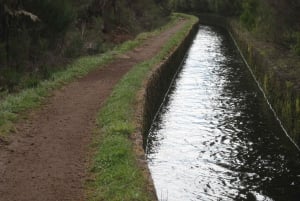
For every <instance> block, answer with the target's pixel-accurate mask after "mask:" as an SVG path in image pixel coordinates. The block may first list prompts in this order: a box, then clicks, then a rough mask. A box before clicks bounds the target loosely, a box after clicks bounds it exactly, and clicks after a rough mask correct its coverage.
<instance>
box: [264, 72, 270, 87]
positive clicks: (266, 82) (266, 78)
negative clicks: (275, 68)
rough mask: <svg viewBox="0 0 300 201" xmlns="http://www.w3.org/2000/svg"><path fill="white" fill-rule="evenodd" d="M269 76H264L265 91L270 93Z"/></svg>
mask: <svg viewBox="0 0 300 201" xmlns="http://www.w3.org/2000/svg"><path fill="white" fill-rule="evenodd" d="M268 77H269V76H268V75H267V74H265V75H264V85H263V86H264V91H268V82H269V78H268Z"/></svg>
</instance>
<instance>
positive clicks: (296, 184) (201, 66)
mask: <svg viewBox="0 0 300 201" xmlns="http://www.w3.org/2000/svg"><path fill="white" fill-rule="evenodd" d="M147 158H148V164H149V168H150V170H151V174H152V177H153V180H154V183H155V187H156V190H157V195H158V197H159V199H160V200H168V201H189V200H195V201H196V200H203V201H206V200H208V201H210V200H226V201H230V200H259V201H260V200H261V201H263V200H265V201H269V200H276V201H281V200H282V201H296V200H297V201H298V200H300V160H299V159H300V155H299V152H298V151H297V149H296V147H295V146H294V145H293V144H292V143H291V142H290V141H289V139H288V138H287V137H286V135H285V134H284V132H283V131H282V129H281V127H280V125H279V123H278V122H277V121H276V119H275V117H274V115H273V114H272V112H271V110H270V109H269V106H268V104H267V103H266V100H265V99H264V97H263V95H262V93H261V92H260V91H259V89H258V87H257V85H256V83H255V81H254V80H253V78H252V77H251V74H250V72H249V70H248V69H247V67H246V66H245V64H244V63H243V60H242V59H241V57H240V55H239V53H238V51H237V50H236V48H235V46H234V44H233V42H232V41H231V39H230V37H229V36H228V34H227V33H226V32H225V31H224V30H222V29H219V28H214V27H209V26H200V28H199V32H198V34H197V36H196V38H195V40H194V42H193V44H192V46H191V48H190V50H189V51H188V53H187V55H186V58H185V60H184V62H183V64H182V69H181V72H180V73H179V74H178V76H177V79H176V80H175V82H174V83H173V85H172V88H171V90H170V92H169V94H168V95H167V97H166V100H165V102H164V104H163V106H162V108H161V110H160V112H159V114H158V116H157V118H156V120H155V121H154V123H153V125H152V128H151V130H150V134H149V138H148V144H147Z"/></svg>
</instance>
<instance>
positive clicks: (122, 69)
mask: <svg viewBox="0 0 300 201" xmlns="http://www.w3.org/2000/svg"><path fill="white" fill-rule="evenodd" d="M183 24H184V21H181V22H179V23H178V24H177V25H175V26H173V27H172V28H170V29H168V30H167V31H164V32H163V33H162V34H160V35H159V36H157V37H153V38H151V39H149V40H147V41H146V42H145V43H144V44H143V45H141V46H140V47H138V48H136V49H135V50H133V51H131V52H129V53H127V54H126V55H124V56H123V57H122V58H119V59H117V60H116V61H115V62H113V63H112V64H110V65H108V66H107V67H105V68H103V69H100V70H96V71H94V72H92V73H90V74H89V75H87V76H86V77H84V78H82V79H79V80H77V81H75V82H73V83H71V84H69V85H67V86H65V87H63V88H62V89H60V90H58V91H55V92H54V93H53V96H52V97H51V98H50V99H49V101H48V102H47V104H45V106H43V107H42V109H39V110H38V111H34V112H31V114H30V115H29V118H28V120H26V121H23V122H20V123H18V125H17V132H16V133H14V134H11V137H10V139H9V144H3V143H2V144H1V143H0V201H65V200H70V201H81V200H84V189H83V184H84V180H85V178H86V173H87V170H86V168H87V159H88V150H89V149H88V145H89V143H90V142H91V138H92V135H91V133H92V129H93V128H94V126H95V119H96V113H97V112H98V111H99V109H100V108H101V105H102V104H103V103H104V101H105V100H106V98H107V97H108V96H109V95H110V93H111V91H112V89H113V87H114V85H115V84H116V83H117V82H118V80H120V78H121V77H122V76H123V75H124V74H125V73H126V72H128V71H129V70H130V68H131V67H132V66H133V65H135V64H137V63H139V62H141V61H144V60H146V59H149V58H151V57H153V56H154V55H155V54H156V53H157V52H158V51H159V50H160V49H161V47H162V45H163V44H164V43H165V42H166V41H167V40H168V39H169V38H170V36H171V35H172V34H174V33H175V32H176V31H178V30H179V29H180V28H181V27H182V26H183Z"/></svg>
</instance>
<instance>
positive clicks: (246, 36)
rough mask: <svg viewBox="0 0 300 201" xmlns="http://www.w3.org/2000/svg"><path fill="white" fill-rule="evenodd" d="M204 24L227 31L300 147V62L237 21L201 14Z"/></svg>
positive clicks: (290, 134)
mask: <svg viewBox="0 0 300 201" xmlns="http://www.w3.org/2000/svg"><path fill="white" fill-rule="evenodd" d="M197 16H198V17H199V19H200V24H210V25H217V26H222V27H224V28H226V29H227V30H228V31H229V33H230V34H231V36H232V37H233V39H234V40H235V42H236V43H237V45H238V48H239V49H240V51H241V53H242V54H243V56H244V58H245V60H246V61H247V63H248V65H249V68H250V70H251V71H252V73H253V75H254V77H255V79H256V80H257V82H258V83H259V85H260V87H261V89H262V90H263V92H264V94H265V96H266V98H267V100H268V101H269V103H270V105H271V106H272V108H273V109H274V112H275V113H276V115H277V116H278V118H279V120H280V122H281V123H282V125H283V127H284V129H285V130H286V134H287V135H288V137H290V138H291V139H292V141H293V142H294V143H295V144H296V146H298V147H299V145H300V80H299V78H300V68H299V66H300V59H299V57H296V56H291V55H290V53H289V52H287V51H284V50H282V49H277V47H275V46H274V45H272V44H270V43H266V42H262V41H259V40H258V39H256V38H254V37H253V36H251V34H250V33H249V32H248V31H247V30H245V29H244V28H242V27H241V25H240V24H239V23H238V22H237V21H235V20H233V19H226V18H224V17H221V16H215V15H210V14H197Z"/></svg>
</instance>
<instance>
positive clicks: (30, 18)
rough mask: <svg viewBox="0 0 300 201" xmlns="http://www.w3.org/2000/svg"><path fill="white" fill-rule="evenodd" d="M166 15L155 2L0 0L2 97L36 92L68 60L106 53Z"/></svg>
mask: <svg viewBox="0 0 300 201" xmlns="http://www.w3.org/2000/svg"><path fill="white" fill-rule="evenodd" d="M145 8H147V9H145ZM168 15H169V11H168V10H167V9H166V8H165V6H164V4H163V2H160V1H154V0H133V1H132V0H118V1H117V0H113V1H111V0H86V1H82V0H73V1H71V0H52V1H49V0H24V1H20V0H0V94H1V93H3V92H8V93H10V92H16V91H20V90H21V89H24V88H28V87H35V86H36V85H37V84H38V82H39V81H40V80H44V79H49V78H50V76H51V74H52V73H54V72H56V71H59V70H63V68H62V67H63V66H65V65H66V63H69V62H70V59H71V60H73V59H74V58H76V57H78V56H80V55H94V54H97V53H103V52H106V51H107V50H110V49H111V48H112V47H113V46H115V45H116V44H119V43H121V42H123V41H124V40H128V39H130V38H132V37H133V36H135V35H136V34H137V33H139V32H141V31H143V30H147V31H148V30H151V29H153V28H155V27H157V26H160V25H162V24H163V23H165V22H166V21H167V19H168V18H167V17H166V16H168Z"/></svg>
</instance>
